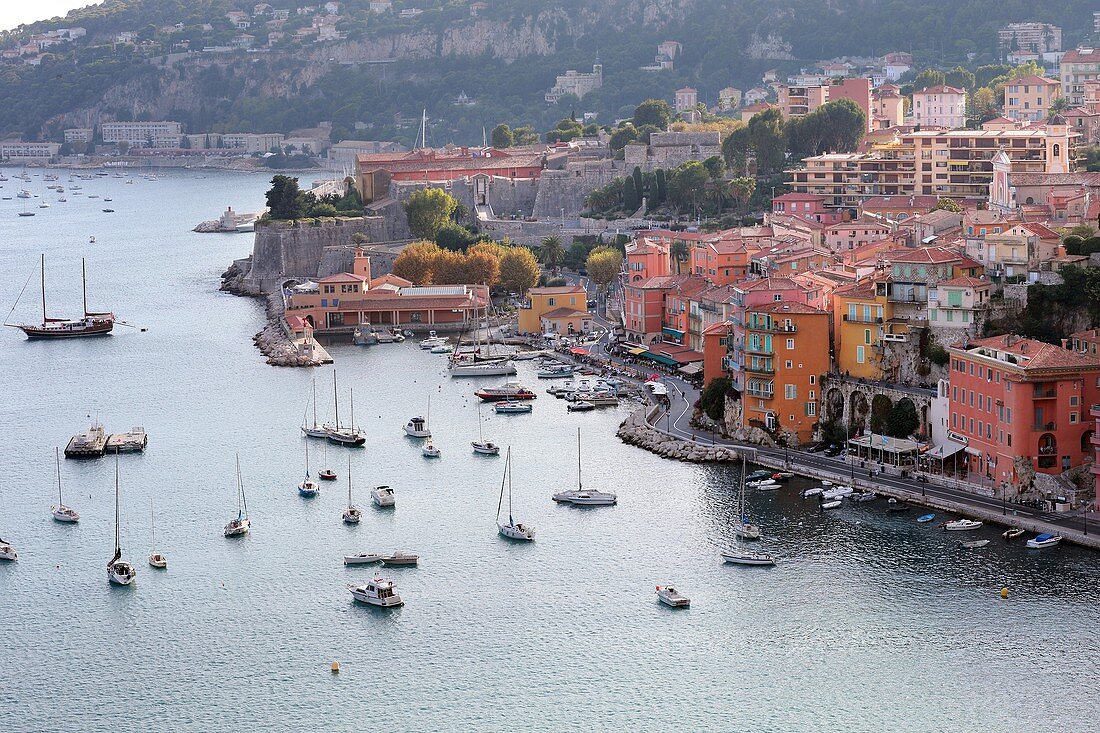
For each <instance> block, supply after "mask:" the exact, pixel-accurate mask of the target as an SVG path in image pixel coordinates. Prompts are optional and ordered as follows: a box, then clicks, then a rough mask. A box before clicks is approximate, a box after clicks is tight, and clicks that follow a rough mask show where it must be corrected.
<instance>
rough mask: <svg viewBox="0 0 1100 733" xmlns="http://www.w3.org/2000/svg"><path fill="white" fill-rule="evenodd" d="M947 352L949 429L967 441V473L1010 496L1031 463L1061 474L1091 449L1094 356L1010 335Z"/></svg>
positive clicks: (1098, 397)
mask: <svg viewBox="0 0 1100 733" xmlns="http://www.w3.org/2000/svg"><path fill="white" fill-rule="evenodd" d="M949 353H950V359H951V360H950V376H949V383H950V389H949V390H948V411H949V414H950V422H949V430H950V432H949V433H948V437H949V438H951V439H952V440H954V441H956V442H958V443H962V444H963V445H964V446H966V447H965V451H966V454H967V459H968V463H967V465H968V469H969V471H970V473H971V475H972V477H973V478H972V479H971V480H972V481H975V482H978V481H980V480H985V481H989V482H991V483H992V484H993V485H994V486H996V487H997V491H998V493H1000V492H1002V491H1005V492H1007V494H1008V495H1009V496H1012V495H1013V494H1015V493H1018V492H1020V491H1021V490H1023V489H1026V488H1027V484H1028V483H1029V482H1030V474H1031V472H1033V471H1034V472H1036V473H1046V474H1060V473H1062V472H1064V471H1067V470H1069V469H1070V468H1074V467H1076V466H1080V465H1082V464H1083V463H1084V462H1085V461H1086V460H1089V459H1091V458H1092V457H1093V456H1094V455H1095V453H1096V448H1097V446H1096V445H1095V441H1094V440H1093V436H1094V435H1095V433H1094V427H1095V424H1094V421H1093V420H1092V419H1091V414H1090V408H1091V406H1092V405H1095V404H1097V403H1100V357H1098V356H1096V355H1093V354H1089V353H1083V352H1075V351H1072V350H1070V349H1066V348H1062V347H1059V346H1054V345H1052V344H1047V343H1043V342H1041V341H1035V340H1032V339H1025V338H1020V337H1018V336H1011V335H1009V336H992V337H989V338H984V339H979V340H975V341H971V342H969V343H964V344H957V345H955V346H952V347H950V349H949Z"/></svg>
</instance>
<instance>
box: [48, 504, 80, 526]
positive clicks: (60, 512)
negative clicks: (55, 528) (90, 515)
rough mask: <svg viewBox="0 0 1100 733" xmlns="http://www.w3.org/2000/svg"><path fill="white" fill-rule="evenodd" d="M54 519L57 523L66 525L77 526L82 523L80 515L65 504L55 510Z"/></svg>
mask: <svg viewBox="0 0 1100 733" xmlns="http://www.w3.org/2000/svg"><path fill="white" fill-rule="evenodd" d="M53 518H54V520H55V521H57V522H62V523H64V524H75V523H76V522H79V521H80V515H79V514H77V513H76V512H75V511H74V510H73V509H71V508H69V507H67V506H65V505H63V504H62V505H60V506H55V507H54V508H53Z"/></svg>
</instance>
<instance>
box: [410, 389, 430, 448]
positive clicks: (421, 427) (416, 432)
mask: <svg viewBox="0 0 1100 733" xmlns="http://www.w3.org/2000/svg"><path fill="white" fill-rule="evenodd" d="M426 415H427V417H420V416H419V415H417V416H416V417H411V418H409V421H408V422H407V423H405V435H407V436H409V437H410V438H430V437H432V431H431V430H430V429H429V427H428V420H430V419H431V417H432V396H431V395H428V412H427V413H426Z"/></svg>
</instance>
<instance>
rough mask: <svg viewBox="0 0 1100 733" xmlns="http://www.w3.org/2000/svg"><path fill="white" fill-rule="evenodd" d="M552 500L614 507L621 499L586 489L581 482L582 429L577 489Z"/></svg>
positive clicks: (608, 493)
mask: <svg viewBox="0 0 1100 733" xmlns="http://www.w3.org/2000/svg"><path fill="white" fill-rule="evenodd" d="M551 498H552V499H553V500H554V501H556V502H557V503H559V504H573V505H574V506H613V505H615V504H617V503H618V501H619V497H618V496H616V495H615V494H612V493H610V492H606V491H598V490H595V489H585V488H584V484H583V483H582V481H581V429H580V428H577V488H575V489H572V490H570V491H559V492H558V493H556V494H554V495H553V496H552V497H551Z"/></svg>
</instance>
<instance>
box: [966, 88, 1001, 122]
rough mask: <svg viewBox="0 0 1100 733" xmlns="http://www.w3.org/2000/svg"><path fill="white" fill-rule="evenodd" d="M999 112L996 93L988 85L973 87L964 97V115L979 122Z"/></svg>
mask: <svg viewBox="0 0 1100 733" xmlns="http://www.w3.org/2000/svg"><path fill="white" fill-rule="evenodd" d="M999 113H1000V105H999V103H998V95H997V93H996V92H995V91H993V90H992V89H990V88H989V87H981V88H980V89H975V90H974V92H973V93H972V94H970V95H969V96H967V98H966V115H967V117H970V118H971V119H975V120H978V121H979V122H986V121H988V120H992V119H993V118H995V117H997V115H998V114H999Z"/></svg>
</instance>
